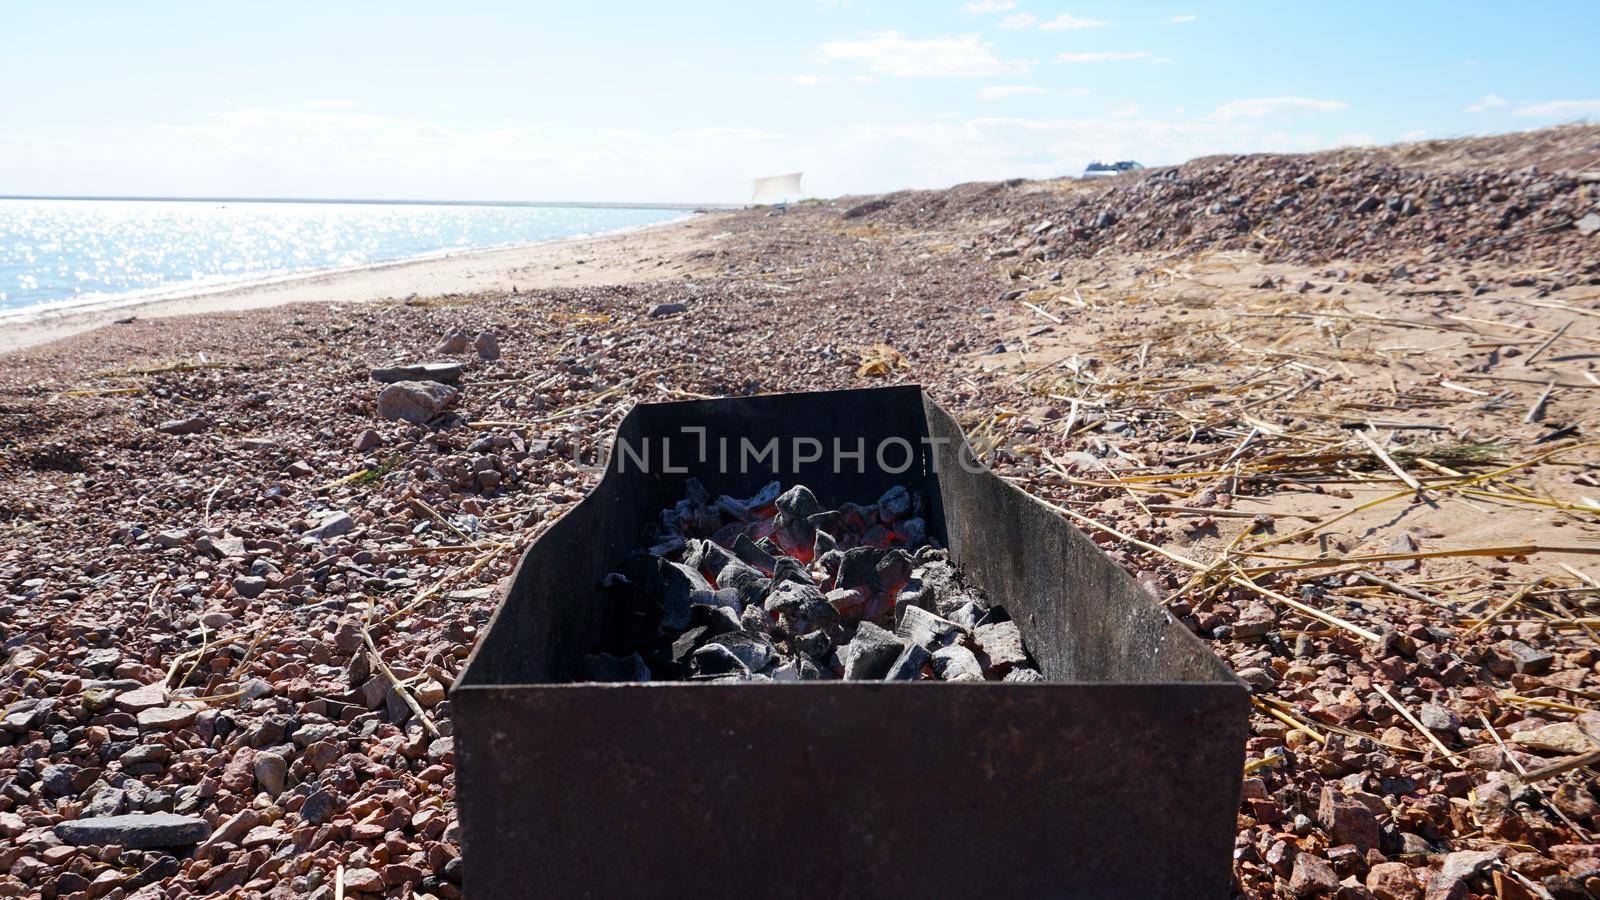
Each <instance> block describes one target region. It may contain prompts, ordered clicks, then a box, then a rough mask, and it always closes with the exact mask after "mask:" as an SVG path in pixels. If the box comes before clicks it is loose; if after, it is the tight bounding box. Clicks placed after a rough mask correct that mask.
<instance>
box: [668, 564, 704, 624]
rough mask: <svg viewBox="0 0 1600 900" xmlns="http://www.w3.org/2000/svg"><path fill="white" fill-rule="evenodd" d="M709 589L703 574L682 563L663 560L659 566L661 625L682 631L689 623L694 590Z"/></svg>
mask: <svg viewBox="0 0 1600 900" xmlns="http://www.w3.org/2000/svg"><path fill="white" fill-rule="evenodd" d="M710 590H711V582H709V581H706V579H705V576H703V575H701V574H700V573H699V572H697V571H695V570H694V569H691V568H689V567H688V566H686V565H684V564H683V563H676V562H664V563H662V566H661V593H660V601H661V627H662V628H663V629H665V630H667V631H682V630H683V629H684V626H686V625H688V624H689V606H690V605H691V604H693V603H694V599H693V597H694V593H695V591H707V592H709V591H710Z"/></svg>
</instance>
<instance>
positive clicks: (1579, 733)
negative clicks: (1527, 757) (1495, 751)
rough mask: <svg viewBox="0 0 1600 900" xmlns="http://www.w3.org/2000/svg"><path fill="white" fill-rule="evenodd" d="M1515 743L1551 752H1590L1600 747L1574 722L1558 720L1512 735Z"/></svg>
mask: <svg viewBox="0 0 1600 900" xmlns="http://www.w3.org/2000/svg"><path fill="white" fill-rule="evenodd" d="M1511 740H1512V742H1513V743H1517V744H1521V745H1522V746H1524V747H1532V748H1533V749H1535V750H1544V751H1546V752H1549V753H1572V754H1577V753H1588V752H1589V751H1590V750H1595V749H1600V745H1596V744H1595V743H1594V742H1592V741H1590V740H1589V737H1588V735H1585V734H1584V733H1583V729H1582V728H1579V727H1578V725H1577V724H1576V723H1574V722H1556V723H1555V724H1553V725H1544V726H1542V727H1539V728H1534V729H1532V730H1529V731H1519V732H1517V733H1516V734H1514V735H1512V736H1511Z"/></svg>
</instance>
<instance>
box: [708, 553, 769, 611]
mask: <svg viewBox="0 0 1600 900" xmlns="http://www.w3.org/2000/svg"><path fill="white" fill-rule="evenodd" d="M717 587H719V588H729V589H731V590H734V591H737V592H738V594H739V600H740V601H741V602H742V603H745V604H750V603H760V602H761V598H762V597H764V596H766V593H767V591H768V590H769V589H770V588H771V587H772V582H771V581H770V580H768V579H767V578H766V576H764V575H762V574H761V572H760V571H759V570H757V569H756V568H754V567H752V566H748V565H745V564H744V563H743V562H741V561H739V560H737V559H732V560H729V561H728V564H727V565H725V566H723V567H722V571H720V572H718V573H717Z"/></svg>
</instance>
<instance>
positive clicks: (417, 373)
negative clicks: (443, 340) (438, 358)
mask: <svg viewBox="0 0 1600 900" xmlns="http://www.w3.org/2000/svg"><path fill="white" fill-rule="evenodd" d="M465 368H466V367H465V366H463V365H462V364H461V363H458V362H429V363H412V364H411V365H409V366H378V367H375V368H374V369H373V370H372V380H373V381H381V382H383V383H384V384H395V383H397V382H401V381H437V382H438V383H440V384H456V383H458V382H460V381H461V372H462V371H463V370H464V369H465Z"/></svg>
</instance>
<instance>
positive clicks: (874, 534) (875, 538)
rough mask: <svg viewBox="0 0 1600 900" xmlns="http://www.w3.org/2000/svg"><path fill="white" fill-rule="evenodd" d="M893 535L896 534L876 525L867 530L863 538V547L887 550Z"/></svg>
mask: <svg viewBox="0 0 1600 900" xmlns="http://www.w3.org/2000/svg"><path fill="white" fill-rule="evenodd" d="M893 534H894V532H892V531H890V530H889V529H887V528H885V527H883V526H882V525H874V526H872V527H871V528H869V529H867V533H866V534H863V535H862V536H861V546H863V547H878V548H881V549H885V550H886V549H888V547H889V539H890V536H891V535H893Z"/></svg>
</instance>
